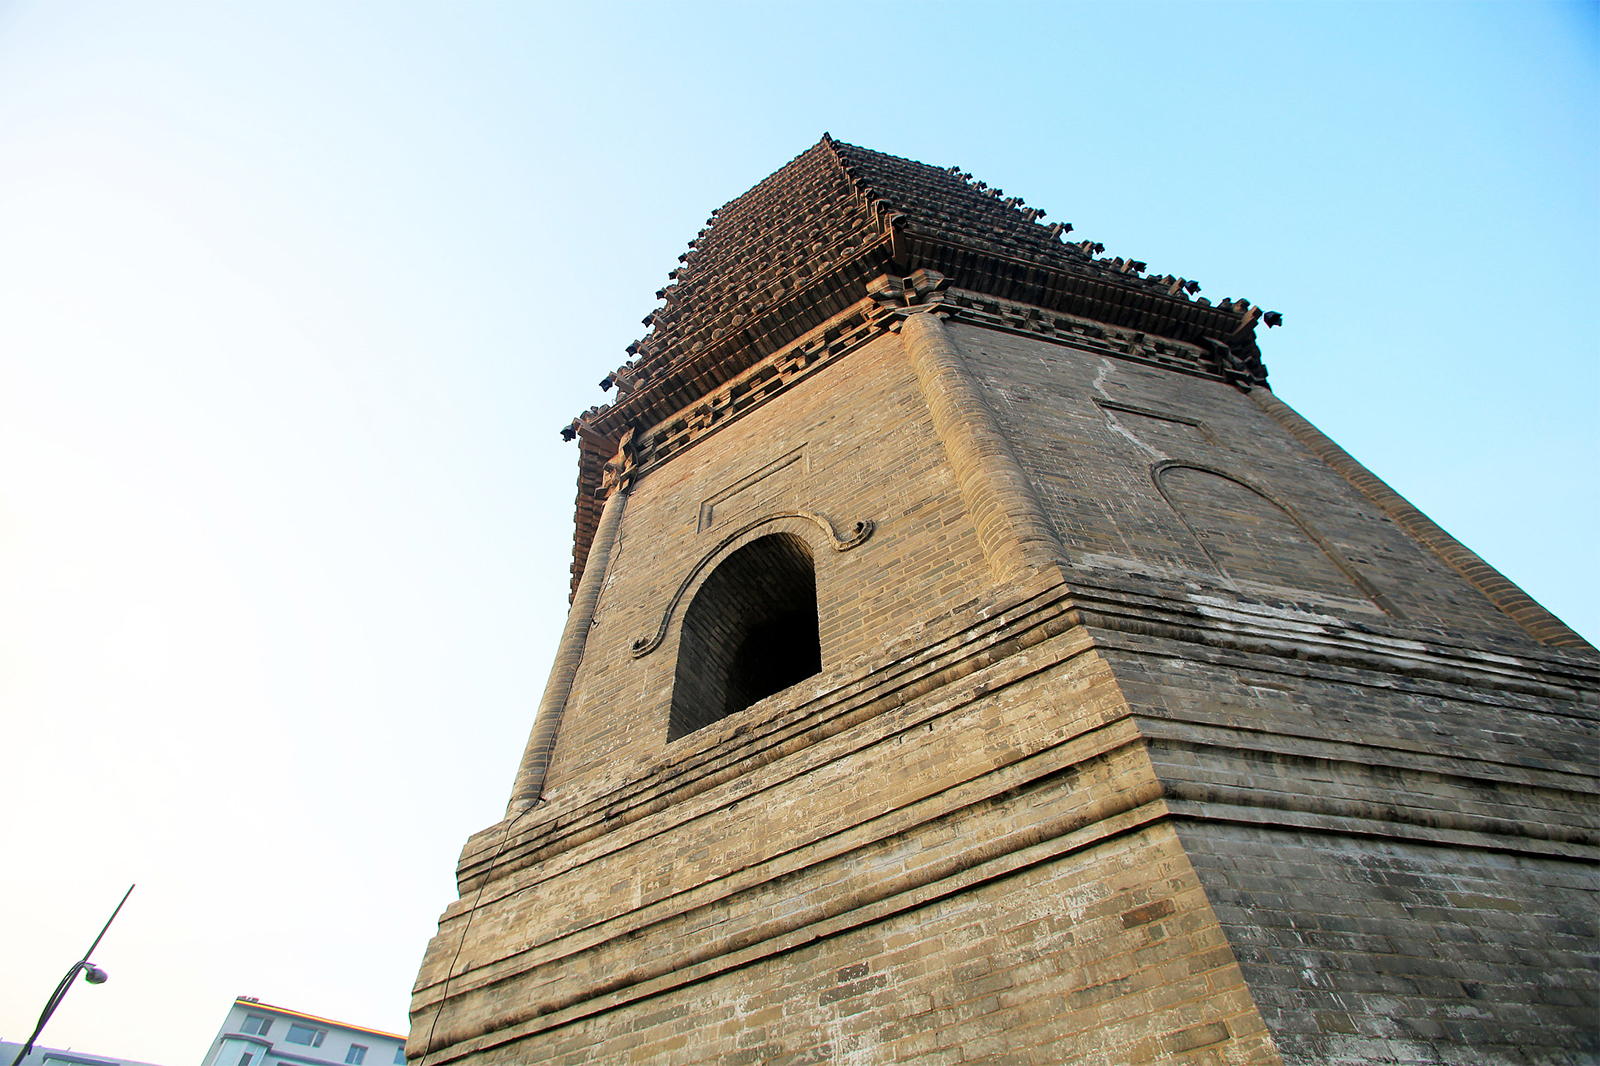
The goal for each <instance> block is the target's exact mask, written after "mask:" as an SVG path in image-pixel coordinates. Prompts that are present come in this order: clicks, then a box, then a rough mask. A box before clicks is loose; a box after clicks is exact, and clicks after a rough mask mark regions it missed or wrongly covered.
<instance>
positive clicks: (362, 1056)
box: [344, 1044, 367, 1066]
mask: <svg viewBox="0 0 1600 1066" xmlns="http://www.w3.org/2000/svg"><path fill="white" fill-rule="evenodd" d="M365 1061H367V1049H366V1048H365V1047H364V1046H363V1045H361V1044H351V1045H350V1050H349V1051H346V1052H345V1053H344V1062H345V1066H361V1064H362V1063H363V1062H365Z"/></svg>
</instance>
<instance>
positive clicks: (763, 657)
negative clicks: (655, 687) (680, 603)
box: [667, 533, 822, 740]
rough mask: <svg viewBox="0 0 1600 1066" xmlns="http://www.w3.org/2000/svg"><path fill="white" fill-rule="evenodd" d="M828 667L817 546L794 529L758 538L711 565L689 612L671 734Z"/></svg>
mask: <svg viewBox="0 0 1600 1066" xmlns="http://www.w3.org/2000/svg"><path fill="white" fill-rule="evenodd" d="M821 670H822V643H821V640H820V639H819V636H818V630H817V572H816V566H815V564H814V563H813V561H812V558H811V548H810V546H809V545H807V544H806V542H805V541H804V540H802V539H801V538H799V537H797V536H795V535H794V534H792V533H774V534H772V535H770V536H766V537H762V538H760V539H759V540H754V541H751V542H750V543H749V544H746V545H745V546H744V547H742V548H740V549H739V550H738V551H736V552H734V553H733V554H732V555H730V556H728V557H727V558H726V559H724V560H723V561H722V563H721V564H720V565H718V567H717V568H716V570H714V571H712V573H711V576H710V577H708V578H706V580H705V582H704V584H702V585H701V586H700V589H699V591H698V592H696V593H695V595H694V599H693V601H691V602H690V604H689V609H688V610H687V611H685V612H684V615H683V634H682V636H681V638H680V639H679V642H678V666H677V672H676V674H675V676H674V678H673V683H672V711H671V714H670V716H669V719H668V726H667V739H668V740H677V739H678V738H679V737H682V736H687V735H688V734H690V733H693V732H694V731H695V730H697V729H703V728H705V727H706V726H708V725H710V724H711V723H713V722H716V721H719V720H721V719H723V718H726V717H727V716H728V715H730V714H733V713H734V712H735V711H742V710H744V709H745V708H746V707H748V706H750V705H751V704H752V703H755V702H756V701H757V700H763V699H766V698H767V697H768V696H771V695H773V694H774V693H776V692H781V691H783V690H784V689H786V688H788V687H789V686H790V685H793V684H795V683H796V682H798V681H803V680H805V679H806V678H808V677H810V676H811V675H813V674H816V673H819V672H821Z"/></svg>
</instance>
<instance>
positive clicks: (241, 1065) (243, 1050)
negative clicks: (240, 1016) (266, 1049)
mask: <svg viewBox="0 0 1600 1066" xmlns="http://www.w3.org/2000/svg"><path fill="white" fill-rule="evenodd" d="M259 1053H260V1048H259V1047H257V1046H256V1045H255V1044H252V1043H250V1042H248V1041H245V1040H238V1039H235V1038H231V1037H230V1038H228V1039H226V1040H224V1041H223V1042H222V1046H221V1047H219V1048H218V1049H217V1057H216V1059H215V1061H214V1062H213V1064H212V1066H250V1064H251V1063H252V1062H253V1061H255V1057H256V1055H258V1054H259Z"/></svg>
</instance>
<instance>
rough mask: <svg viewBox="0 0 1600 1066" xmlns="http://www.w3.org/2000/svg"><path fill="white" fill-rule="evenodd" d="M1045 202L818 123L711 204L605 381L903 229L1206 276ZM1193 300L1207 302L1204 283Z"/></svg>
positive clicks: (721, 332) (957, 244)
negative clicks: (769, 165) (1064, 218)
mask: <svg viewBox="0 0 1600 1066" xmlns="http://www.w3.org/2000/svg"><path fill="white" fill-rule="evenodd" d="M1045 215H1046V212H1045V211H1043V210H1041V209H1038V208H1033V207H1028V206H1027V205H1026V204H1025V202H1024V201H1023V199H1022V198H1021V197H1007V196H1005V194H1004V191H1003V190H1002V189H999V188H991V187H990V186H988V185H987V184H985V183H984V182H982V181H975V180H974V179H973V177H972V175H971V174H970V173H967V172H965V171H963V170H962V169H961V168H960V167H955V166H952V167H944V168H941V167H934V166H930V165H928V164H926V163H919V162H916V161H914V160H910V159H905V158H902V157H900V156H893V155H888V154H886V153H883V152H877V151H873V150H872V149H869V148H863V147H861V146H859V145H853V144H849V143H847V142H844V141H840V140H836V139H834V138H833V137H832V136H831V135H830V134H827V133H824V134H823V135H822V139H821V140H819V141H818V142H817V143H816V144H814V145H812V146H811V147H810V148H808V149H806V150H805V151H804V152H801V153H800V154H799V155H797V156H795V157H794V158H793V159H791V160H790V161H789V162H788V163H785V164H784V165H783V166H782V167H779V168H778V169H777V170H775V171H774V172H772V173H771V174H769V175H767V177H765V178H763V179H762V180H761V181H760V182H758V183H756V185H755V186H753V187H752V188H751V189H749V190H748V191H746V192H745V193H743V194H741V195H739V196H737V197H735V198H734V199H732V200H730V201H728V202H727V203H726V204H723V205H722V206H721V207H719V208H717V209H716V210H714V211H712V212H711V216H710V217H709V218H707V219H706V225H705V226H704V227H703V228H702V229H701V230H700V231H699V233H697V234H696V235H695V238H694V240H692V241H690V242H689V247H688V249H687V250H686V251H685V252H684V253H683V254H681V255H680V256H679V257H678V259H679V266H678V267H677V268H675V269H674V270H672V271H671V272H670V273H669V274H668V283H667V285H665V286H663V287H662V288H661V289H660V290H658V291H657V293H656V296H657V298H658V299H660V300H662V301H663V306H662V307H660V308H658V309H657V310H655V311H654V312H652V313H651V314H649V315H647V316H645V318H644V320H643V324H644V325H646V326H647V327H649V332H648V333H647V334H646V335H645V336H644V337H643V338H641V339H640V340H637V341H635V342H633V343H632V344H630V345H628V348H627V354H628V356H629V359H628V361H627V362H626V363H625V364H623V365H622V366H620V367H618V368H617V369H616V370H614V371H613V372H611V373H610V374H608V375H606V377H605V378H604V379H603V380H602V381H601V387H602V388H605V389H610V388H612V387H617V388H618V390H619V392H618V398H619V400H620V399H621V398H622V396H624V395H626V394H627V393H629V392H632V391H637V390H638V389H640V388H642V387H644V386H645V385H646V384H648V383H649V382H650V381H652V380H656V379H659V378H661V377H662V376H663V375H665V374H668V373H670V372H671V370H672V369H673V368H674V367H675V366H676V365H678V364H680V363H682V362H684V361H685V360H687V359H689V358H691V357H692V356H693V355H694V354H695V353H696V352H698V351H701V350H702V349H705V348H707V347H708V346H710V345H711V344H713V343H714V342H715V341H717V340H718V339H719V338H721V337H724V336H727V335H729V334H730V333H732V332H734V331H736V330H738V329H739V328H740V327H741V326H743V325H744V324H745V323H746V322H748V321H749V320H750V319H752V318H753V317H754V316H756V315H758V314H760V313H762V312H764V311H767V310H769V309H770V308H772V307H774V306H776V305H778V304H781V303H783V302H785V301H787V300H789V299H790V298H792V297H793V296H794V294H795V293H796V292H798V291H799V290H801V289H803V288H805V287H806V285H807V284H808V283H809V282H811V281H813V280H815V279H816V278H817V277H818V276H819V275H820V274H822V273H824V272H826V271H827V270H829V269H832V268H835V267H837V266H838V265H839V264H840V263H842V262H845V261H847V260H850V259H852V258H854V257H855V256H856V255H860V254H865V253H870V252H873V251H875V250H879V249H878V246H879V245H882V249H881V250H882V251H883V252H884V253H886V254H884V255H882V256H880V258H882V259H883V260H884V264H883V265H884V267H885V268H886V269H887V268H888V267H889V266H890V262H891V261H892V260H897V259H901V258H903V254H902V250H901V248H900V247H899V244H898V243H897V242H896V240H895V237H896V235H897V234H899V233H904V234H906V235H907V236H913V237H915V238H916V239H917V240H918V241H920V242H921V243H922V244H923V245H928V246H942V247H944V248H946V249H950V250H955V249H970V250H973V251H978V252H982V253H985V254H987V255H990V256H994V257H996V258H998V259H1003V260H1006V261H1009V262H1013V263H1016V264H1019V265H1021V266H1023V267H1029V266H1033V267H1039V268H1043V269H1046V270H1052V271H1065V272H1068V273H1071V274H1074V275H1078V276H1081V277H1084V278H1089V279H1093V280H1095V281H1098V282H1102V283H1104V284H1106V285H1111V286H1116V287H1117V288H1119V289H1124V290H1130V291H1131V292H1134V293H1143V294H1146V295H1149V296H1151V297H1155V298H1157V299H1164V300H1172V299H1177V300H1182V301H1188V300H1189V299H1191V298H1192V297H1193V296H1194V295H1195V294H1196V293H1198V292H1199V290H1200V286H1199V284H1198V283H1196V282H1193V281H1190V280H1188V279H1186V278H1180V277H1175V276H1173V275H1170V274H1169V275H1166V276H1163V277H1159V278H1158V277H1148V276H1145V274H1144V272H1145V270H1146V264H1145V263H1143V262H1141V261H1138V260H1134V259H1131V258H1121V257H1117V258H1096V256H1098V255H1099V254H1100V253H1101V252H1103V251H1104V250H1105V246H1104V245H1102V244H1100V243H1098V242H1093V241H1081V242H1078V243H1067V242H1066V241H1065V236H1066V234H1067V233H1069V232H1071V230H1072V225H1071V224H1070V223H1059V222H1058V223H1052V224H1049V225H1046V224H1045V223H1043V222H1042V221H1041V220H1042V219H1043V218H1044V217H1045ZM1195 302H1196V303H1197V304H1198V305H1199V306H1202V307H1207V308H1209V307H1211V306H1212V305H1211V303H1210V301H1209V300H1206V299H1205V298H1203V297H1201V298H1199V299H1198V300H1197V301H1195ZM1216 306H1217V309H1218V310H1220V311H1223V312H1225V313H1227V314H1228V315H1229V316H1230V317H1231V316H1240V317H1242V316H1243V315H1244V313H1245V311H1246V309H1247V308H1248V307H1249V302H1248V301H1246V300H1240V301H1237V303H1235V302H1234V301H1231V300H1225V301H1223V303H1221V304H1218V305H1216ZM1278 317H1279V316H1276V315H1274V316H1272V317H1271V318H1270V319H1269V320H1268V321H1269V323H1270V322H1273V321H1275V320H1276V319H1277V318H1278ZM607 406H608V405H601V406H600V407H598V408H594V409H592V410H591V411H590V412H586V416H592V415H595V414H598V413H600V412H601V411H603V410H605V409H606V407H607Z"/></svg>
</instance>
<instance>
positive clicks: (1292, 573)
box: [952, 324, 1527, 642]
mask: <svg viewBox="0 0 1600 1066" xmlns="http://www.w3.org/2000/svg"><path fill="white" fill-rule="evenodd" d="M952 333H953V334H954V336H955V337H956V338H957V340H958V341H959V343H960V344H961V346H962V348H963V351H964V353H965V354H966V356H967V359H968V362H969V364H970V366H971V367H972V369H973V372H974V373H975V374H976V375H977V376H978V378H979V379H980V380H981V381H982V382H983V383H984V385H985V387H986V393H985V395H986V398H987V399H988V401H989V404H990V407H991V408H992V409H993V411H994V412H995V416H996V418H997V419H998V421H999V422H1000V424H1001V426H1002V427H1003V428H1004V430H1005V431H1006V434H1007V436H1008V437H1009V438H1010V439H1011V441H1012V444H1013V447H1015V449H1016V451H1017V455H1018V458H1019V460H1020V461H1021V462H1022V465H1023V467H1024V469H1025V470H1026V471H1027V472H1028V474H1029V476H1030V478H1031V479H1032V481H1033V483H1034V486H1035V488H1036V490H1037V492H1038V494H1039V497H1040V500H1041V502H1042V503H1043V504H1044V506H1045V509H1046V511H1047V512H1048V514H1049V515H1050V518H1051V520H1052V521H1053V522H1054V524H1055V526H1056V529H1057V531H1058V533H1059V534H1060V537H1061V540H1062V542H1063V544H1064V546H1065V547H1066V550H1067V554H1068V560H1067V561H1068V562H1070V563H1071V564H1073V565H1074V566H1084V567H1090V568H1103V569H1107V570H1111V571H1115V572H1118V573H1125V574H1126V573H1131V574H1140V575H1144V576H1147V577H1149V578H1152V579H1155V580H1157V581H1160V582H1163V583H1167V584H1176V585H1178V586H1179V587H1182V586H1184V585H1189V586H1193V587H1196V588H1201V589H1216V590H1217V591H1219V592H1220V593H1222V594H1224V595H1227V596H1235V595H1237V596H1242V597H1243V598H1245V599H1250V600H1256V601H1261V602H1266V603H1274V604H1288V605H1296V606H1301V607H1309V608H1312V609H1316V610H1324V611H1334V612H1336V613H1343V614H1348V615H1351V616H1354V617H1355V618H1356V619H1359V618H1361V617H1362V616H1367V617H1374V618H1382V617H1383V616H1384V611H1383V609H1382V608H1381V607H1380V606H1379V605H1378V604H1377V603H1374V602H1373V599H1372V598H1371V597H1370V596H1369V595H1368V593H1367V592H1366V591H1365V590H1363V589H1362V588H1360V587H1358V586H1357V585H1356V584H1355V583H1354V582H1353V581H1352V580H1351V578H1350V577H1349V576H1348V575H1347V574H1346V573H1345V572H1344V568H1342V567H1341V565H1340V564H1341V563H1343V564H1345V567H1346V568H1348V569H1350V570H1352V571H1354V572H1355V573H1356V574H1357V575H1358V576H1359V577H1360V578H1361V579H1362V580H1365V581H1366V582H1368V583H1369V584H1370V586H1371V587H1372V588H1373V589H1374V590H1375V591H1376V592H1377V593H1378V594H1379V595H1380V596H1381V597H1382V598H1383V600H1384V601H1385V602H1387V603H1389V604H1391V605H1393V606H1394V607H1396V608H1398V610H1399V612H1400V614H1401V615H1402V616H1403V617H1402V619H1401V620H1404V621H1410V622H1417V623H1421V624H1424V625H1430V626H1438V627H1441V628H1444V629H1449V630H1453V631H1456V632H1467V633H1481V634H1487V635H1492V636H1497V637H1504V638H1508V639H1512V640H1515V641H1518V642H1522V641H1525V640H1526V639H1527V633H1526V631H1524V630H1523V629H1522V628H1521V627H1520V626H1519V625H1517V623H1516V622H1514V621H1513V620H1512V619H1510V618H1509V617H1507V616H1506V615H1505V614H1504V613H1502V612H1501V611H1500V610H1498V609H1497V608H1495V606H1494V605H1493V604H1491V603H1490V602H1489V600H1488V599H1487V598H1486V597H1485V596H1484V595H1483V593H1481V592H1480V591H1478V590H1477V589H1476V588H1473V587H1472V586H1471V585H1469V584H1467V582H1466V581H1465V580H1463V579H1462V578H1461V576H1460V575H1459V574H1458V573H1457V572H1456V571H1455V570H1453V569H1451V568H1450V567H1449V566H1447V565H1446V564H1444V563H1443V562H1441V561H1440V560H1439V559H1438V558H1437V557H1435V556H1434V555H1432V554H1430V553H1429V552H1428V551H1427V550H1426V549H1424V548H1423V547H1422V546H1421V545H1419V544H1418V543H1417V542H1416V541H1415V540H1414V539H1412V538H1411V537H1410V536H1408V535H1407V534H1406V533H1405V532H1404V531H1403V530H1401V529H1400V528H1399V527H1398V526H1397V525H1395V523H1394V522H1393V521H1391V520H1390V519H1389V518H1388V517H1387V516H1385V515H1384V514H1383V513H1382V512H1381V511H1380V510H1379V509H1378V508H1377V507H1376V506H1375V505H1374V504H1373V503H1372V502H1371V501H1370V500H1368V499H1367V498H1366V497H1365V496H1363V495H1362V494H1361V493H1360V492H1358V491H1357V490H1356V489H1355V488H1353V487H1352V486H1351V485H1350V483H1349V482H1347V481H1346V480H1345V479H1344V478H1342V477H1340V476H1339V475H1338V474H1336V473H1334V472H1333V471H1332V470H1330V469H1329V468H1328V466H1327V465H1326V464H1325V463H1324V462H1322V461H1321V460H1320V459H1318V458H1317V457H1316V456H1314V455H1312V454H1311V453H1310V452H1309V451H1308V450H1307V449H1306V448H1305V447H1304V446H1303V445H1302V444H1300V443H1299V442H1298V441H1296V440H1295V439H1294V438H1293V437H1292V436H1291V435H1290V434H1289V433H1288V431H1287V430H1285V429H1284V428H1283V426H1282V425H1280V424H1279V423H1278V422H1276V421H1275V420H1274V419H1272V418H1271V417H1270V416H1268V415H1267V414H1266V413H1264V412H1263V411H1262V410H1261V409H1260V407H1258V406H1257V405H1256V404H1254V403H1253V402H1252V401H1251V400H1250V398H1249V397H1247V396H1245V395H1244V394H1243V393H1241V392H1239V391H1238V390H1237V389H1235V388H1233V387H1232V386H1230V385H1227V384H1224V383H1222V382H1219V381H1213V380H1208V379H1205V378H1200V377H1195V376H1191V375H1187V374H1181V373H1176V372H1173V371H1171V370H1167V369H1163V368H1158V367H1153V366H1145V365H1141V364H1139V363H1137V362H1132V361H1129V360H1123V359H1114V358H1111V357H1108V356H1104V355H1099V354H1094V353H1090V352H1087V351H1082V350H1079V349H1076V348H1073V347H1069V346H1066V345H1062V344H1057V343H1051V342H1049V341H1045V340H1042V339H1035V338H1031V337H1026V336H1017V335H1013V334H1007V333H1001V332H998V331H995V330H989V329H984V328H982V327H979V326H974V325H960V324H958V325H955V326H953V327H952ZM1140 412H1143V413H1140ZM1164 462H1166V463H1180V464H1181V463H1192V464H1194V465H1195V466H1199V467H1205V468H1213V469H1214V470H1216V471H1220V472H1221V473H1223V474H1229V475H1234V476H1236V477H1237V478H1238V479H1239V481H1241V482H1244V483H1246V484H1249V485H1251V486H1254V487H1256V488H1259V489H1261V490H1263V491H1264V492H1265V493H1266V494H1267V496H1270V497H1271V499H1270V500H1269V499H1266V498H1264V497H1263V496H1262V495H1261V494H1259V493H1256V492H1252V491H1250V490H1249V489H1246V488H1243V487H1241V486H1240V485H1239V484H1236V483H1230V482H1228V481H1227V480H1226V479H1225V478H1222V477H1218V476H1216V475H1215V474H1206V473H1204V472H1201V471H1197V470H1189V469H1183V468H1179V469H1175V470H1172V471H1169V472H1168V473H1167V474H1166V475H1165V478H1164V481H1165V483H1166V485H1167V486H1168V488H1169V494H1170V496H1171V499H1167V498H1164V497H1163V495H1162V493H1161V491H1160V489H1159V488H1158V487H1157V485H1156V483H1155V480H1154V479H1153V477H1152V468H1153V467H1155V466H1157V465H1158V464H1161V463H1164ZM1273 501H1279V502H1281V504H1282V505H1283V506H1279V505H1278V504H1276V503H1274V502H1273ZM1284 507H1287V508H1288V509H1289V511H1291V512H1292V516H1291V515H1290V514H1289V513H1286V512H1285V510H1284ZM1180 511H1181V513H1180ZM1185 519H1187V520H1188V521H1187V524H1186V522H1185ZM1296 519H1298V520H1300V521H1302V522H1303V523H1304V524H1305V527H1308V528H1309V530H1310V531H1311V533H1312V534H1314V536H1313V535H1308V533H1307V530H1306V528H1302V527H1301V526H1300V525H1297V522H1296ZM1316 538H1320V539H1321V541H1322V542H1323V544H1325V545H1326V548H1327V549H1331V550H1332V551H1333V552H1334V553H1335V554H1336V555H1337V556H1338V557H1339V558H1338V560H1337V561H1335V560H1334V559H1333V558H1331V557H1330V555H1329V553H1328V551H1327V550H1325V548H1324V547H1323V546H1322V545H1319V544H1318V541H1317V539H1316ZM1207 549H1210V550H1209V553H1208V550H1207Z"/></svg>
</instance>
